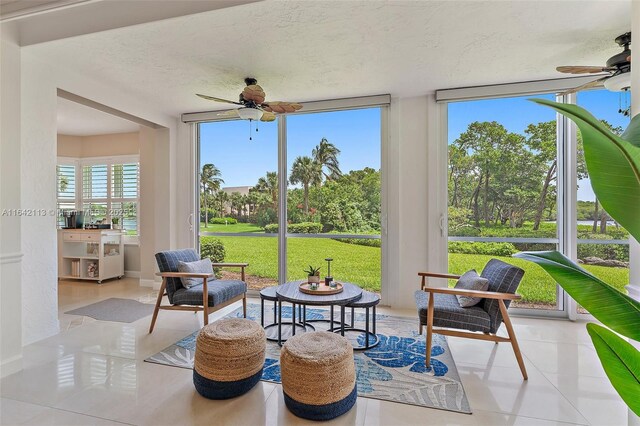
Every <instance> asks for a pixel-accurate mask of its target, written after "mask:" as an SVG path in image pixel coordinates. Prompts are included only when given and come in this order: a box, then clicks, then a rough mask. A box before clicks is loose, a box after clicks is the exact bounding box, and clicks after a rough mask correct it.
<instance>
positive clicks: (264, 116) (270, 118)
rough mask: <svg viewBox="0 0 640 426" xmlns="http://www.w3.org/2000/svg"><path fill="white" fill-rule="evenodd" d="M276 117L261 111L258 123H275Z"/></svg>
mask: <svg viewBox="0 0 640 426" xmlns="http://www.w3.org/2000/svg"><path fill="white" fill-rule="evenodd" d="M275 119H276V115H275V114H274V113H272V112H268V111H263V113H262V118H261V119H260V121H267V122H268V121H275Z"/></svg>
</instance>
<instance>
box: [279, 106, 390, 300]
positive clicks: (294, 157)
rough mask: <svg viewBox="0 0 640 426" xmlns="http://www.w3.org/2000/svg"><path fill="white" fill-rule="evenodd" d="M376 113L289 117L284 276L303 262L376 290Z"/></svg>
mask: <svg viewBox="0 0 640 426" xmlns="http://www.w3.org/2000/svg"><path fill="white" fill-rule="evenodd" d="M380 119H381V112H380V109H379V108H367V109H357V110H345V111H333V112H322V113H309V114H299V115H293V116H290V117H287V174H288V176H287V178H288V182H289V187H288V190H287V220H288V222H289V229H288V233H287V235H288V237H287V278H288V279H290V280H293V279H299V278H301V277H303V276H304V271H303V270H304V269H308V266H309V265H312V266H314V267H320V268H321V277H324V276H325V275H326V273H327V272H328V271H327V269H328V265H327V262H325V260H324V259H327V258H331V259H333V261H332V263H331V268H332V269H331V275H332V276H334V277H335V278H336V280H339V281H347V282H353V283H355V284H357V285H359V286H361V287H363V288H366V289H368V290H373V291H377V292H379V291H380V288H381V287H380V286H381V266H380V261H381V253H380V250H381V241H382V240H381V239H380V213H381V191H380V189H381V174H380V150H381V143H380Z"/></svg>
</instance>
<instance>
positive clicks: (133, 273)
mask: <svg viewBox="0 0 640 426" xmlns="http://www.w3.org/2000/svg"><path fill="white" fill-rule="evenodd" d="M124 276H125V277H127V278H140V271H124Z"/></svg>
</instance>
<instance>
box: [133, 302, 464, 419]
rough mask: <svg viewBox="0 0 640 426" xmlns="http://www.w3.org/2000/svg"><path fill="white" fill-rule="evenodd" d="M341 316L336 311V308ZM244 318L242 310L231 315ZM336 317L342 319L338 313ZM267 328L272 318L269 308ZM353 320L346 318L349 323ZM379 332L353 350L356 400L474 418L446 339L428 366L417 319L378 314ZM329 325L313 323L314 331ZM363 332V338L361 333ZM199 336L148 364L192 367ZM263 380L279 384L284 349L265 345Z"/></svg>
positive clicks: (324, 313) (437, 342) (252, 307)
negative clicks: (365, 346) (375, 340)
mask: <svg viewBox="0 0 640 426" xmlns="http://www.w3.org/2000/svg"><path fill="white" fill-rule="evenodd" d="M336 313H337V310H336ZM227 316H228V317H241V316H242V311H241V309H237V310H235V311H233V312H232V313H230V314H229V315H227ZM247 316H248V317H249V318H250V319H253V320H256V321H260V306H259V305H256V304H249V305H248V306H247ZM291 316H292V315H291V307H284V306H283V308H282V317H283V319H290V318H291ZM336 316H338V315H336ZM265 317H266V318H265V324H270V323H271V321H270V319H271V318H273V313H272V310H271V309H269V308H267V306H265ZM328 317H329V312H328V310H324V309H315V308H313V309H312V308H308V309H307V319H323V318H324V319H326V318H328ZM348 318H349V316H348V315H347V321H348V320H349V319H348ZM376 318H377V328H376V333H377V335H378V337H379V338H380V344H379V345H378V346H376V347H375V348H372V349H369V350H367V351H356V352H354V360H355V363H356V374H357V382H358V396H361V397H365V398H375V399H382V400H387V401H394V402H399V403H403V404H412V405H419V406H423V407H430V408H438V409H442V410H450V411H456V412H460V413H468V414H471V409H470V407H469V401H468V400H467V396H466V394H465V391H464V388H463V387H462V383H461V382H460V376H459V375H458V370H457V369H456V365H455V363H454V361H453V357H452V356H451V351H450V350H449V345H447V341H446V339H445V337H444V336H441V335H439V334H434V336H433V347H432V349H431V356H432V358H431V368H428V369H427V368H426V367H425V337H424V335H422V336H420V335H419V334H418V333H417V328H418V327H417V319H411V318H402V317H396V316H390V315H377V317H376ZM325 324H326V323H314V325H315V326H316V330H320V329H322V328H323V327H324V328H327V327H328V326H327V325H325ZM356 325H357V326H359V327H362V328H364V314H358V313H356ZM358 334H359V335H358ZM197 335H198V332H195V333H193V334H191V335H189V336H187V337H185V338H184V339H182V340H180V341H178V342H176V343H175V344H173V345H171V346H169V347H168V348H165V349H164V350H162V351H160V352H158V353H157V354H155V355H153V356H151V357H149V358H147V359H146V360H145V361H147V362H153V363H156V364H163V365H170V366H174V367H181V368H189V369H191V368H193V357H194V354H195V345H196V336H197ZM348 335H349V336H348V337H349V338H350V339H357V340H359V341H360V342H363V341H364V333H355V332H352V333H348ZM262 380H265V381H268V382H275V383H280V381H281V380H280V347H279V346H278V344H277V343H275V342H271V341H267V353H266V361H265V363H264V372H263V374H262Z"/></svg>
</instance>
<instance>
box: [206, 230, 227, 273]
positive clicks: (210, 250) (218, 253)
mask: <svg viewBox="0 0 640 426" xmlns="http://www.w3.org/2000/svg"><path fill="white" fill-rule="evenodd" d="M200 257H202V258H203V259H205V258H207V257H208V258H209V259H211V262H213V263H221V262H224V257H225V250H224V244H223V243H222V241H220V240H219V239H217V238H209V237H202V238H201V239H200ZM214 271H215V273H216V276H218V277H219V276H220V268H214Z"/></svg>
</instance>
